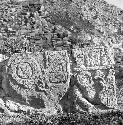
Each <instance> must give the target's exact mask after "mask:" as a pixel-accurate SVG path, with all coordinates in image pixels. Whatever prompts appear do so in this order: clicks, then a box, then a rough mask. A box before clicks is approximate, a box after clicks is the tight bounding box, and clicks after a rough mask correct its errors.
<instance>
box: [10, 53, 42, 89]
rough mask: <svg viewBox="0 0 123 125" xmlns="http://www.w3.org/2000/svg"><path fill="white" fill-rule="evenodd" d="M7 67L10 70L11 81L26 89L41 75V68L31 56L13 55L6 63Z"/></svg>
mask: <svg viewBox="0 0 123 125" xmlns="http://www.w3.org/2000/svg"><path fill="white" fill-rule="evenodd" d="M8 66H9V67H10V68H11V70H12V74H11V75H12V77H13V79H15V80H16V81H17V83H18V84H23V85H24V86H25V87H26V88H30V87H29V86H32V85H33V84H35V83H36V82H37V79H38V78H39V76H40V75H41V66H40V65H39V64H38V62H37V60H36V59H35V58H34V57H33V56H32V55H31V54H26V53H25V54H24V53H23V54H15V55H13V56H12V57H11V58H10V60H9V62H8Z"/></svg>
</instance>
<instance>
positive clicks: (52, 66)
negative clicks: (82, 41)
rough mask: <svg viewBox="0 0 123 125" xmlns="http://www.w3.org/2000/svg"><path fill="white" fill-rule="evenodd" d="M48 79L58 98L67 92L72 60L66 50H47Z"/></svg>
mask: <svg viewBox="0 0 123 125" xmlns="http://www.w3.org/2000/svg"><path fill="white" fill-rule="evenodd" d="M45 56H46V74H47V76H46V79H47V82H48V84H49V85H50V90H51V91H52V93H53V95H54V97H55V98H56V100H57V101H58V100H60V99H61V98H62V97H63V95H64V94H65V93H66V91H67V89H68V87H69V81H70V61H69V57H68V53H67V51H66V50H62V51H46V52H45Z"/></svg>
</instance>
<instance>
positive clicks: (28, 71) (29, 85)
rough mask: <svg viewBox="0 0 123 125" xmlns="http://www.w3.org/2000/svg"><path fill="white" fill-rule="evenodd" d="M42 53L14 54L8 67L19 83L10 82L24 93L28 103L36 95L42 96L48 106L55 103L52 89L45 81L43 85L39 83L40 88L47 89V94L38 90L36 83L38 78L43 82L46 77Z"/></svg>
mask: <svg viewBox="0 0 123 125" xmlns="http://www.w3.org/2000/svg"><path fill="white" fill-rule="evenodd" d="M42 55H43V54H42V53H35V54H32V53H22V54H15V55H13V56H12V57H11V58H10V60H9V62H8V67H9V68H10V71H11V72H10V73H12V74H11V75H12V77H13V79H15V80H16V81H17V84H15V83H13V82H12V81H11V80H10V83H9V84H10V85H11V87H12V88H13V89H14V90H15V91H16V92H17V93H18V94H20V95H22V97H23V98H24V99H25V100H26V103H27V104H28V103H29V100H31V98H30V96H34V97H36V98H37V97H38V98H39V97H40V98H42V99H43V100H44V103H45V106H46V107H51V105H53V102H52V100H53V96H52V94H51V92H50V90H48V89H46V88H45V83H43V86H41V85H39V90H43V91H45V92H46V93H47V95H46V94H45V93H44V92H43V91H41V92H37V91H36V90H35V85H36V84H37V82H38V80H39V79H40V81H42V82H43V77H45V75H44V73H43V72H44V71H43V70H44V67H43V56H42ZM20 85H24V87H25V88H23V87H20ZM49 94H50V96H49ZM53 101H54V100H53ZM51 103H52V104H51Z"/></svg>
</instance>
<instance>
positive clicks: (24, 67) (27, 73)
mask: <svg viewBox="0 0 123 125" xmlns="http://www.w3.org/2000/svg"><path fill="white" fill-rule="evenodd" d="M17 74H18V76H19V77H20V78H22V79H29V78H31V76H32V74H33V71H32V68H31V66H30V64H28V63H27V62H24V63H20V64H19V65H18V66H17Z"/></svg>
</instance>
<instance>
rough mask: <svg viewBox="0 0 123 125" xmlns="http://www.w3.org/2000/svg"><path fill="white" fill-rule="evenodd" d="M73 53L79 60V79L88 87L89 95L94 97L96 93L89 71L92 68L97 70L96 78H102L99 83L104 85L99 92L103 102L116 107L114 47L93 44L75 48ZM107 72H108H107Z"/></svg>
mask: <svg viewBox="0 0 123 125" xmlns="http://www.w3.org/2000/svg"><path fill="white" fill-rule="evenodd" d="M73 53H74V57H75V58H76V62H77V67H75V69H76V70H77V71H79V72H80V74H78V81H79V83H80V84H82V85H83V86H85V87H86V90H87V91H88V96H89V97H90V98H93V97H94V95H95V93H96V90H95V88H93V84H94V81H93V80H92V76H91V75H89V73H88V72H90V71H91V70H92V71H93V72H96V73H95V76H93V77H94V79H100V81H99V82H100V83H99V84H102V85H103V90H101V91H100V93H99V97H100V99H101V102H102V103H103V104H105V105H107V106H108V107H112V108H113V107H116V106H117V99H116V85H115V74H114V67H113V65H114V51H113V49H111V48H105V47H104V46H92V47H86V48H78V49H73ZM108 70H109V71H108ZM106 72H108V73H107V74H106ZM107 75H108V76H107Z"/></svg>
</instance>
